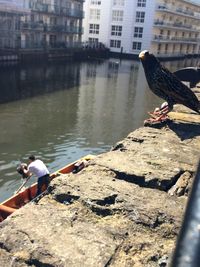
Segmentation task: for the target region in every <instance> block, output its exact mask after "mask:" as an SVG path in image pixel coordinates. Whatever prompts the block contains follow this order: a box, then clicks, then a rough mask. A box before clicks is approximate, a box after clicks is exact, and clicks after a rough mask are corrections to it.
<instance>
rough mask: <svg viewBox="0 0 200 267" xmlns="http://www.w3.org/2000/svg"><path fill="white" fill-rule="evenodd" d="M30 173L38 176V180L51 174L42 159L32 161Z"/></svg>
mask: <svg viewBox="0 0 200 267" xmlns="http://www.w3.org/2000/svg"><path fill="white" fill-rule="evenodd" d="M28 171H29V172H31V173H32V174H34V175H36V176H37V177H38V178H39V177H42V176H44V175H46V174H49V171H48V169H47V167H46V165H45V164H44V163H43V162H42V161H41V160H40V159H36V160H34V161H32V162H31V163H30V164H29V165H28Z"/></svg>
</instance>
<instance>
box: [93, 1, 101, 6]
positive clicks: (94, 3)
mask: <svg viewBox="0 0 200 267" xmlns="http://www.w3.org/2000/svg"><path fill="white" fill-rule="evenodd" d="M91 5H94V6H96V5H101V0H91Z"/></svg>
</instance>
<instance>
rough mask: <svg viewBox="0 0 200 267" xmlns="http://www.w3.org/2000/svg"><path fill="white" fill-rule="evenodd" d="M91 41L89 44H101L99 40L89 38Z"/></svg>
mask: <svg viewBox="0 0 200 267" xmlns="http://www.w3.org/2000/svg"><path fill="white" fill-rule="evenodd" d="M88 41H89V44H90V45H91V44H97V43H98V42H99V39H98V38H89V39H88Z"/></svg>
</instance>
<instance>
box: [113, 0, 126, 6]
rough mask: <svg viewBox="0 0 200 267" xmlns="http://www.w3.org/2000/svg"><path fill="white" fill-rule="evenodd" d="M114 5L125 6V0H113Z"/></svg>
mask: <svg viewBox="0 0 200 267" xmlns="http://www.w3.org/2000/svg"><path fill="white" fill-rule="evenodd" d="M113 6H124V0H113Z"/></svg>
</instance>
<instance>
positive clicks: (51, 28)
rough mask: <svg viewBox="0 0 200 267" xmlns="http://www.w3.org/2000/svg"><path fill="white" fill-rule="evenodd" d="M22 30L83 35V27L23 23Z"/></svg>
mask: <svg viewBox="0 0 200 267" xmlns="http://www.w3.org/2000/svg"><path fill="white" fill-rule="evenodd" d="M21 30H32V31H42V32H56V33H60V32H63V33H72V34H82V33H83V28H82V27H76V26H67V25H54V24H46V23H43V22H23V23H21Z"/></svg>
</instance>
